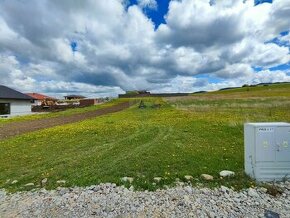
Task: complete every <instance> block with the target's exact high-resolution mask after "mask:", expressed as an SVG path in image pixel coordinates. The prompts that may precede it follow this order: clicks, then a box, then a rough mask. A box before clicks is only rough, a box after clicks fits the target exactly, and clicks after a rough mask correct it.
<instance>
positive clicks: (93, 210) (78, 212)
mask: <svg viewBox="0 0 290 218" xmlns="http://www.w3.org/2000/svg"><path fill="white" fill-rule="evenodd" d="M277 185H278V186H279V187H280V188H281V189H282V190H283V194H281V195H279V196H277V197H273V196H271V195H269V194H267V193H265V192H266V189H265V188H256V189H251V188H250V189H245V190H243V191H240V192H235V191H233V190H232V189H229V188H226V187H224V186H222V187H221V188H215V189H209V188H195V187H191V186H179V187H175V188H170V189H167V190H157V191H156V192H148V191H144V192H139V191H133V190H132V189H130V190H129V189H127V188H124V187H117V186H116V185H115V184H101V185H97V186H90V187H86V188H58V189H57V190H52V191H47V190H45V189H40V190H36V191H29V192H18V193H14V194H7V193H6V192H5V191H4V190H2V191H1V190H0V217H5V218H6V217H235V218H236V217H265V215H264V213H265V210H270V211H272V212H276V213H278V214H279V215H280V217H290V182H285V183H279V184H277Z"/></svg>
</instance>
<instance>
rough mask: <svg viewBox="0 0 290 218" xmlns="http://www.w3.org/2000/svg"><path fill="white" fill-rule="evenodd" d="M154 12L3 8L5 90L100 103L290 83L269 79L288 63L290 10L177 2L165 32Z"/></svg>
mask: <svg viewBox="0 0 290 218" xmlns="http://www.w3.org/2000/svg"><path fill="white" fill-rule="evenodd" d="M0 1H1V0H0ZM48 8H49V10H47V9H48ZM146 9H156V10H157V9H158V5H157V2H156V1H155V0H138V1H137V5H131V6H128V2H127V1H126V0H111V1H103V0H99V1H93V0H76V1H70V0H63V1H56V0H51V1H39V0H31V1H28V2H24V1H17V0H11V1H1V4H0V32H1V34H0V76H1V77H0V83H1V84H6V85H10V86H12V87H21V88H22V89H23V91H30V92H50V93H55V94H56V95H62V94H65V93H67V92H73V91H75V92H79V93H83V94H84V95H86V94H87V95H93V94H95V95H96V96H97V95H105V94H107V95H116V94H117V93H118V92H123V91H125V90H130V89H147V90H151V91H156V92H161V91H166V92H170V91H175V92H185V91H191V90H192V91H198V89H213V88H218V87H222V86H236V85H238V84H243V83H246V82H247V83H251V82H253V83H255V82H257V81H288V80H289V76H288V74H287V73H288V72H286V71H273V72H271V71H269V70H268V69H269V68H271V67H275V66H278V65H282V64H287V63H289V61H290V55H289V44H290V39H289V34H284V35H283V36H282V35H280V33H281V32H284V31H289V30H290V11H289V10H290V2H289V1H285V0H275V1H274V2H273V4H268V3H266V4H260V5H257V6H255V7H254V0H248V1H244V0H232V1H226V0H225V1H224V0H219V1H212V0H211V1H210V0H195V1H193V0H172V1H170V4H169V9H168V13H167V14H166V16H165V21H166V23H165V24H161V25H160V26H159V27H158V28H157V29H155V25H154V23H153V21H152V20H151V19H150V18H149V17H147V15H146V14H145V12H144V10H146ZM277 37H278V39H279V41H280V42H282V43H275V42H274V41H272V39H274V38H277ZM72 42H75V43H76V46H77V49H72V47H71V43H72ZM255 67H259V68H261V69H262V71H261V72H258V73H257V72H255V71H254V70H253V69H254V68H255ZM260 75H261V76H260ZM201 77H202V79H201ZM211 78H215V79H216V80H217V81H220V82H210V81H213V80H212V79H211ZM263 78H264V80H263ZM58 93H59V94H58ZM104 93H105V94H104Z"/></svg>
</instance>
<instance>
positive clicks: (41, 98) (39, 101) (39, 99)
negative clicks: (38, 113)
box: [25, 92, 57, 106]
mask: <svg viewBox="0 0 290 218" xmlns="http://www.w3.org/2000/svg"><path fill="white" fill-rule="evenodd" d="M25 94H26V95H28V96H30V97H32V98H33V99H35V100H34V102H33V103H32V105H33V106H37V105H43V104H44V103H45V102H46V101H53V102H56V101H57V99H56V98H53V97H50V96H47V95H43V94H40V93H34V92H33V93H25Z"/></svg>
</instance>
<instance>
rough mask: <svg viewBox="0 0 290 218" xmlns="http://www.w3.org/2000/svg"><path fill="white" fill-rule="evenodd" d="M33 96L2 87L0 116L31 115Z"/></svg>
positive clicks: (0, 88) (0, 86) (0, 89)
mask: <svg viewBox="0 0 290 218" xmlns="http://www.w3.org/2000/svg"><path fill="white" fill-rule="evenodd" d="M33 100H34V98H32V97H31V96H28V95H25V94H23V93H21V92H18V91H16V90H14V89H11V88H9V87H6V86H2V85H0V116H17V115H26V114H30V113H31V102H32V101H33Z"/></svg>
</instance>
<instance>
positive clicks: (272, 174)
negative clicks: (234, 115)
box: [244, 123, 290, 181]
mask: <svg viewBox="0 0 290 218" xmlns="http://www.w3.org/2000/svg"><path fill="white" fill-rule="evenodd" d="M244 134H245V135H244V137H245V138H244V142H245V171H246V174H247V175H249V176H250V177H252V178H253V179H256V180H257V181H279V180H283V179H290V123H246V124H245V125H244Z"/></svg>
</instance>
